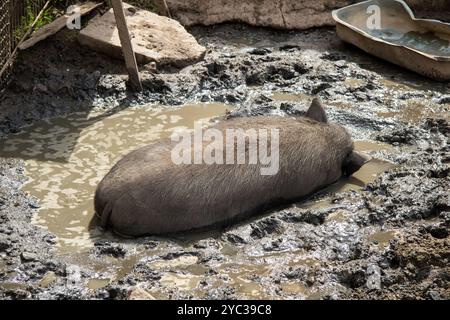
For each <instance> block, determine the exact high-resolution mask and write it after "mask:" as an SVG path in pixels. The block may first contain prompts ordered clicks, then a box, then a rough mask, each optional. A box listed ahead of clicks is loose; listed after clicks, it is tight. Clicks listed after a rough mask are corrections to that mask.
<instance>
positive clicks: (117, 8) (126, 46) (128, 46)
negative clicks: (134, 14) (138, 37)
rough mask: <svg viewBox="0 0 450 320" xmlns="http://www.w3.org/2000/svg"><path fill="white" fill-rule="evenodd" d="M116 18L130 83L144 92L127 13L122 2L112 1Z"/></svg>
mask: <svg viewBox="0 0 450 320" xmlns="http://www.w3.org/2000/svg"><path fill="white" fill-rule="evenodd" d="M111 4H112V7H113V9H114V15H115V17H116V23H117V28H118V29H119V38H120V42H121V44H122V52H123V56H124V58H125V64H126V67H127V70H128V75H129V77H130V82H131V84H132V85H133V87H134V89H136V90H142V83H141V79H140V77H139V70H138V66H137V63H136V56H135V54H134V50H133V44H132V43H131V37H130V32H129V31H128V26H127V21H126V18H125V13H124V12H123V4H122V0H111Z"/></svg>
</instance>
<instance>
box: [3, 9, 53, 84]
mask: <svg viewBox="0 0 450 320" xmlns="http://www.w3.org/2000/svg"><path fill="white" fill-rule="evenodd" d="M45 3H46V0H0V70H5V71H4V72H3V74H0V91H1V90H2V89H3V88H4V87H5V86H6V84H7V82H8V80H9V78H10V73H11V67H12V61H11V60H10V58H11V55H12V54H13V51H14V49H15V48H16V46H17V45H18V43H19V41H20V39H21V38H22V36H23V35H24V34H25V32H26V29H27V28H28V27H29V25H30V23H31V22H32V20H33V18H34V17H36V16H37V15H38V13H39V11H40V10H41V9H42V8H43V7H44V5H45ZM4 68H6V69H4Z"/></svg>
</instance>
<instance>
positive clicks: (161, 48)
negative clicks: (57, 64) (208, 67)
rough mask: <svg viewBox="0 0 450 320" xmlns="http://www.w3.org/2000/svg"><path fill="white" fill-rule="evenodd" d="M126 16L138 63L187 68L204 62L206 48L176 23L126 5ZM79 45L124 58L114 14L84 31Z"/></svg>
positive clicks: (95, 21) (101, 18)
mask: <svg viewBox="0 0 450 320" xmlns="http://www.w3.org/2000/svg"><path fill="white" fill-rule="evenodd" d="M124 9H125V15H126V17H127V22H128V27H129V30H130V34H131V37H132V42H133V47H134V50H135V52H136V59H137V61H138V63H142V64H146V63H149V62H156V63H157V64H158V65H172V66H176V67H184V66H186V65H189V64H191V63H193V62H197V61H199V60H201V59H203V57H204V55H205V53H206V49H205V48H204V47H202V46H201V45H199V44H198V43H197V41H196V40H195V38H194V37H193V36H192V35H190V34H189V33H188V32H186V30H185V29H184V28H183V26H181V25H180V23H178V22H177V21H175V20H172V19H169V18H167V17H162V16H158V15H157V14H154V13H152V12H149V11H146V10H141V9H138V8H135V7H133V6H131V5H129V4H126V3H124ZM78 39H79V42H80V43H81V44H82V45H85V46H87V47H90V48H91V49H93V50H95V51H99V52H103V53H105V54H108V55H110V56H113V57H116V58H120V57H121V56H122V48H121V44H120V39H119V34H118V30H117V27H116V23H115V18H114V12H113V10H112V9H111V10H109V11H108V12H106V13H105V14H104V15H103V16H98V17H96V18H94V19H92V20H91V21H90V22H89V24H88V25H87V27H86V28H84V29H83V30H81V32H80V35H79V38H78Z"/></svg>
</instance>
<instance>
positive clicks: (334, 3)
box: [166, 0, 355, 29]
mask: <svg viewBox="0 0 450 320" xmlns="http://www.w3.org/2000/svg"><path fill="white" fill-rule="evenodd" d="M166 2H167V5H168V7H169V9H170V13H171V14H172V16H173V17H174V18H175V19H177V20H178V21H180V22H181V24H183V25H185V26H191V25H195V24H203V25H212V24H217V23H222V22H227V21H235V22H243V23H248V24H250V25H253V26H264V27H274V28H283V29H307V28H312V27H319V26H330V25H334V21H333V19H332V17H331V11H332V10H333V9H334V8H339V7H343V6H346V5H349V4H351V3H354V2H355V1H351V0H247V1H238V0H167V1H166Z"/></svg>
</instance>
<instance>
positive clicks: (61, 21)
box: [19, 2, 103, 50]
mask: <svg viewBox="0 0 450 320" xmlns="http://www.w3.org/2000/svg"><path fill="white" fill-rule="evenodd" d="M101 5H103V3H101V2H100V3H97V2H87V3H84V4H82V5H80V14H81V15H82V16H84V15H86V14H88V13H89V12H92V11H93V10H95V9H96V8H98V7H100V6H101ZM69 18H70V15H67V14H66V15H64V16H62V17H59V18H57V19H56V20H55V21H53V22H51V23H49V24H47V25H45V26H43V27H42V28H40V29H38V30H37V31H35V32H34V33H33V34H32V35H31V37H30V38H29V39H28V40H26V41H24V42H23V43H22V44H21V45H20V46H19V49H20V50H25V49H28V48H30V47H32V46H34V45H35V44H36V43H38V42H40V41H42V40H44V39H47V38H48V37H50V36H51V35H54V34H55V33H57V32H58V31H60V30H61V29H63V28H64V27H65V26H66V24H67V20H68V19H69Z"/></svg>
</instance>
